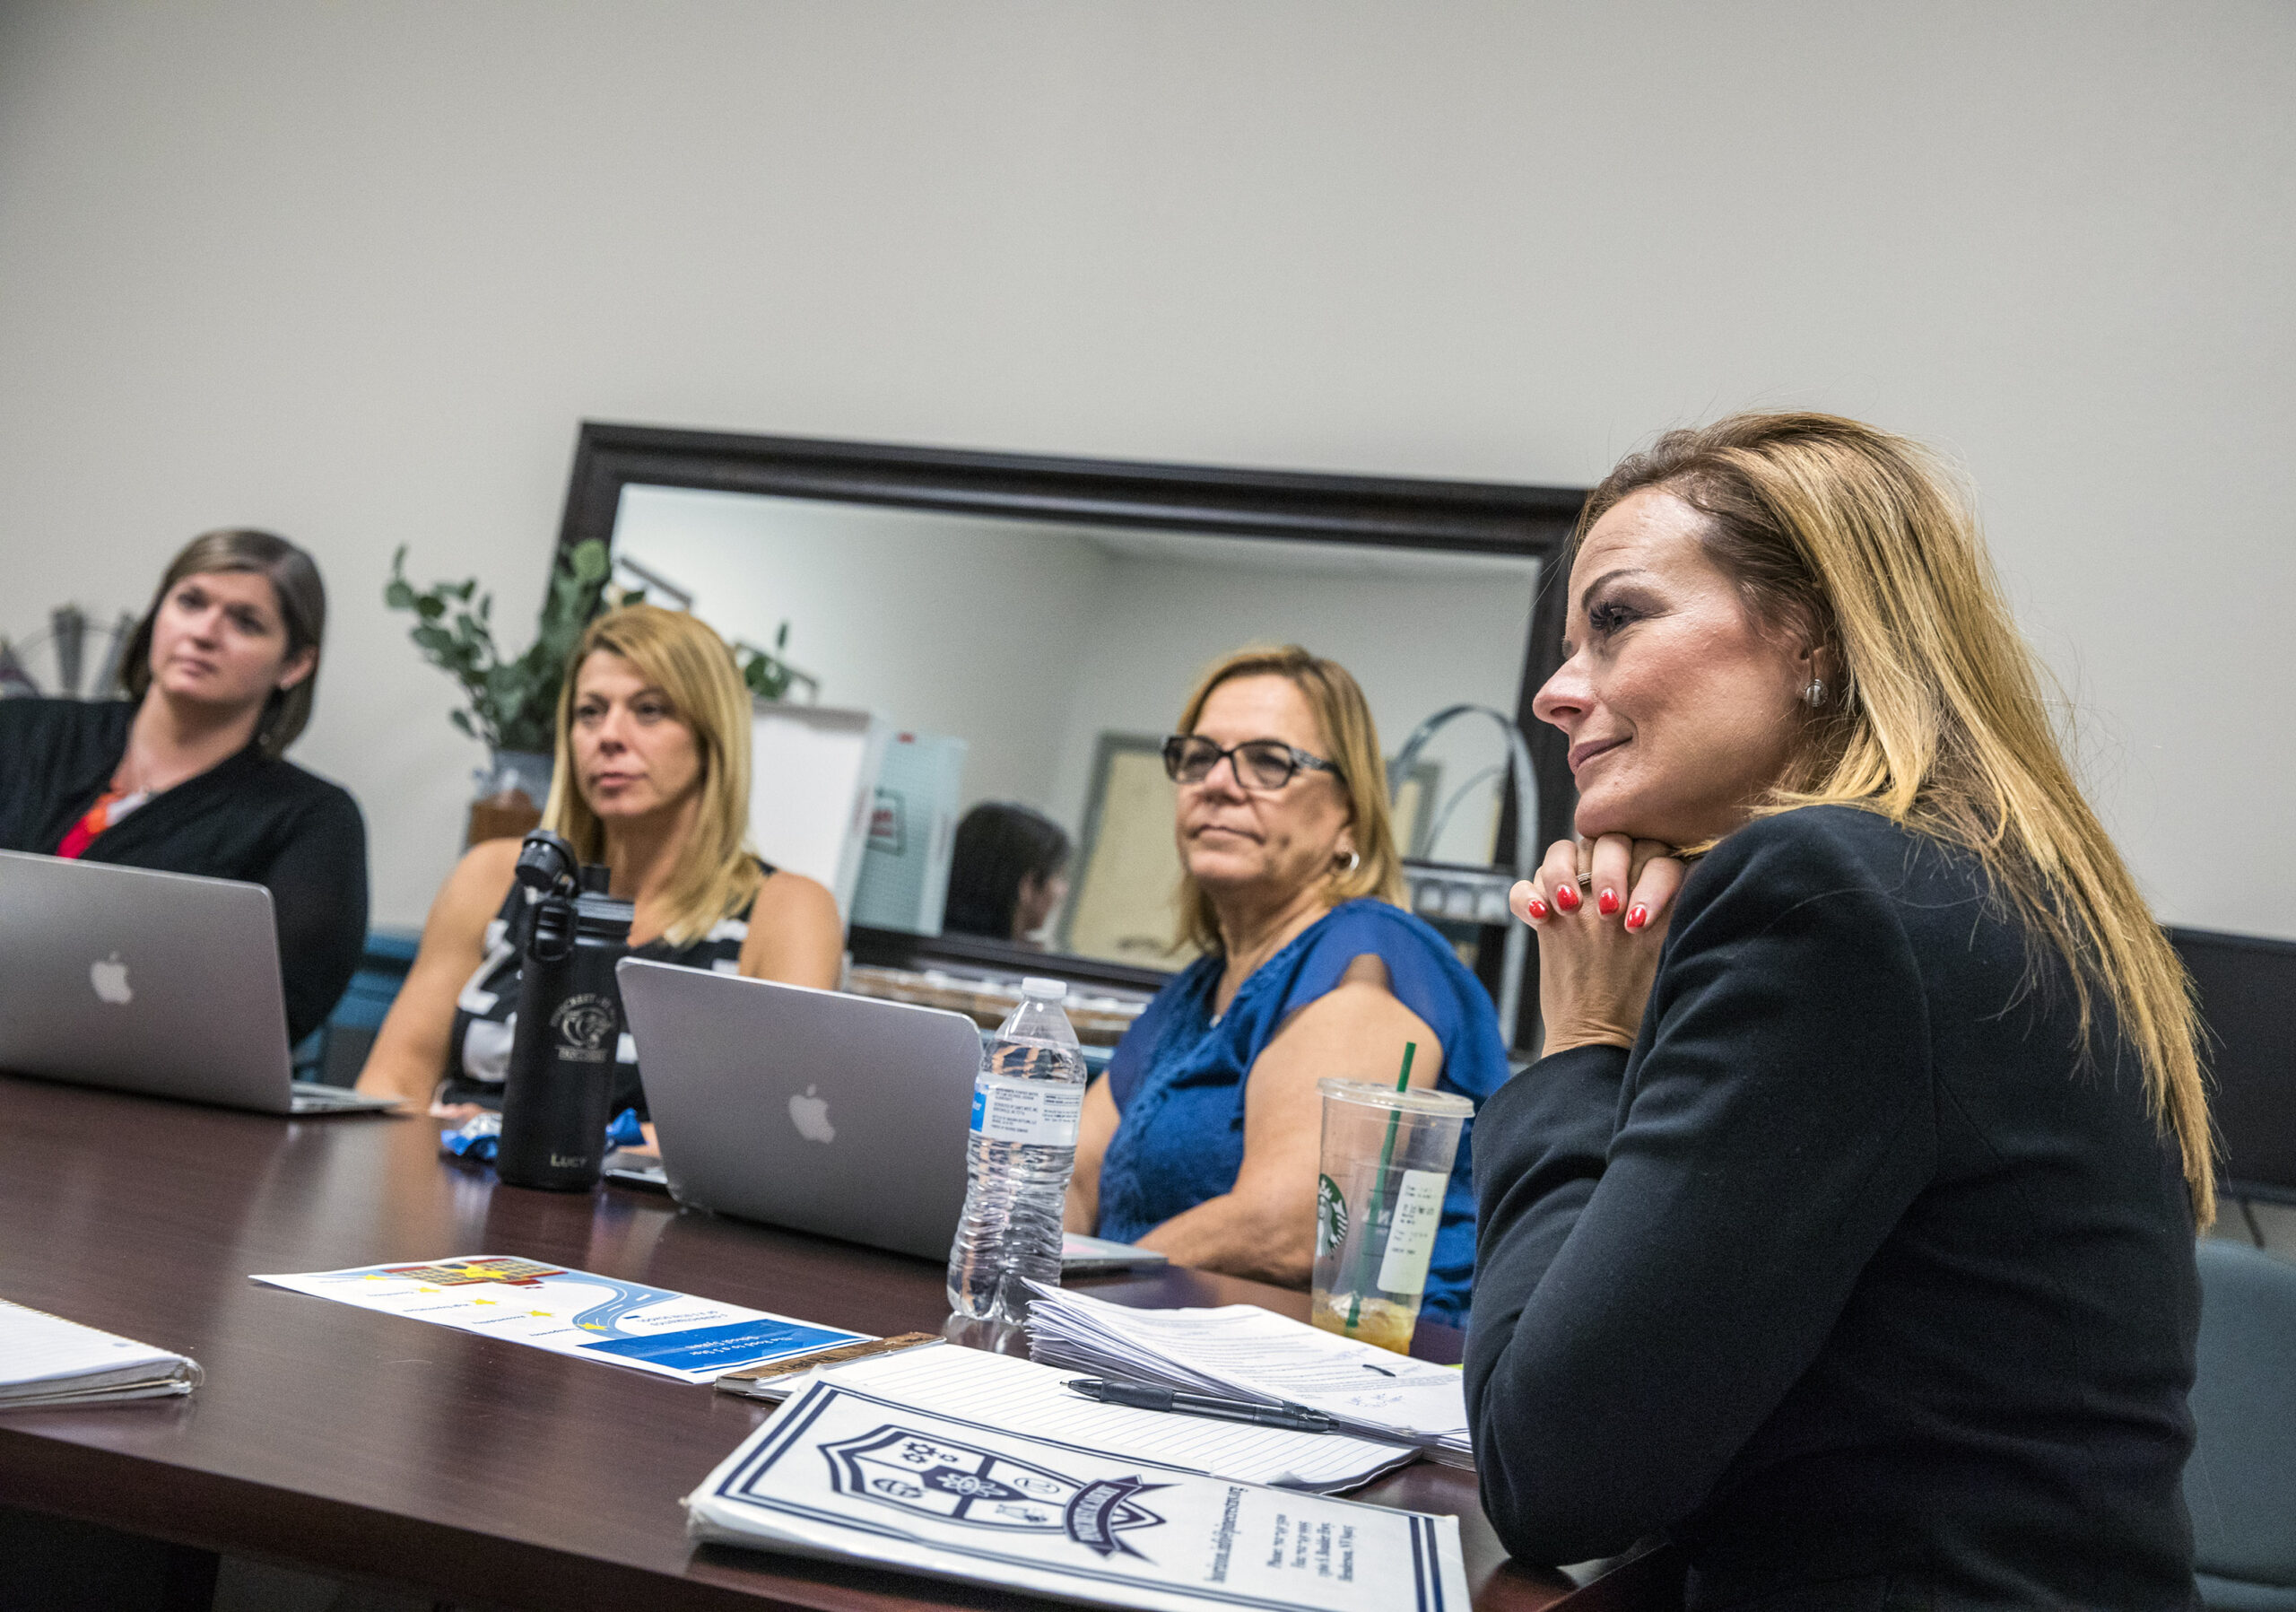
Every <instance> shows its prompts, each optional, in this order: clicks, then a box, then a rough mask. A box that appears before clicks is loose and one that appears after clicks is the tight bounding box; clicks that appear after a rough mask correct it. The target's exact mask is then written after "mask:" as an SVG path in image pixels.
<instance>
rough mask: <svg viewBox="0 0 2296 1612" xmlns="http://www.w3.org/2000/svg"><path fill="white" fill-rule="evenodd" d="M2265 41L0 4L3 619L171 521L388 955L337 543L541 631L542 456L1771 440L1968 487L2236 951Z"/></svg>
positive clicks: (2128, 842)
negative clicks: (213, 579)
mask: <svg viewBox="0 0 2296 1612" xmlns="http://www.w3.org/2000/svg"><path fill="white" fill-rule="evenodd" d="M2292 284H2296V10H2292V9H2290V8H2289V7H2288V6H2286V5H2285V4H2282V3H2281V0H2217V3H2210V0H2196V3H2195V4H2180V5H2167V4H2151V3H2144V0H2082V3H2080V4H2074V3H2072V0H2064V3H2052V4H2041V3H2038V0H2008V3H1999V0H1981V3H1980V0H1961V3H1959V4H1952V3H1946V0H1936V3H1933V4H1926V5H1923V6H1918V7H1892V8H1884V7H1844V6H1833V5H1826V4H1813V3H1796V4H1788V3H1787V0H1767V3H1756V0H1747V3H1745V4H1732V5H1727V6H1711V5H1705V4H1692V3H1691V0H1680V3H1675V4H1656V3H1643V4H1635V3H1631V0H1629V3H1622V4H1606V5H1600V6H1589V5H1578V4H1560V3H1556V4H1526V3H1518V0H1482V3H1474V0H1458V3H1457V4H1445V5H1439V6H1438V5H1428V4H1412V3H1410V0H1391V3H1387V4H1369V3H1357V4H1347V3H1345V0H1244V3H1240V4H1239V0H1169V3H1166V4H1154V5H1144V4H1114V3H1104V0H1103V3H1096V0H1036V3H1033V4H995V3H990V0H974V3H971V4H962V5H945V4H922V3H888V4H874V5H819V4H803V3H799V0H684V3H683V4H677V3H664V4H635V3H631V0H495V3H493V4H487V5H484V6H469V5H463V4H450V3H448V0H424V3H420V4H418V3H415V0H372V3H370V4H362V5H356V6H313V5H309V4H300V3H298V0H244V3H240V4H224V3H222V0H217V3H213V4H181V5H173V6H164V7H163V6H151V5H137V4H116V3H110V0H18V3H17V4H13V5H10V6H8V7H6V8H4V10H0V575H4V576H5V578H6V582H5V585H4V591H0V619H4V622H5V623H6V627H5V629H4V630H13V631H15V632H23V631H26V630H27V629H28V628H30V626H32V625H33V624H35V623H37V621H38V620H39V618H40V616H41V615H42V614H44V612H45V610H46V608H47V606H48V605H50V604H52V603H54V602H56V601H57V600H59V599H62V598H65V597H77V598H79V599H81V600H82V601H83V602H85V603H87V604H88V605H90V606H98V607H101V608H104V609H107V610H108V609H109V608H112V607H116V606H119V605H122V604H128V603H140V602H141V601H142V599H143V596H144V595H145V593H146V591H147V589H148V588H149V586H150V584H151V581H152V577H153V575H154V573H155V572H156V571H157V569H158V567H159V565H160V564H161V561H162V560H163V559H164V557H165V556H166V554H167V553H169V552H170V551H171V550H172V549H173V548H174V546H175V545H178V543H180V542H181V541H182V540H183V539H184V538H185V537H187V536H189V535H190V534H191V533H193V532H195V531H197V530H198V529H200V528H201V527H205V526H209V525H213V524H217V523H220V522H223V521H253V522H261V523H265V524H270V525H274V526H276V527H279V528H281V529H283V530H285V531H287V532H289V533H291V534H293V535H295V536H298V537H299V538H300V539H302V540H303V541H305V542H307V543H308V544H309V545H311V546H312V547H313V549H314V550H315V551H316V552H317V554H318V555H319V557H320V559H321V562H322V563H323V564H324V566H325V567H326V574H327V577H328V579H329V581H330V584H331V585H332V587H333V588H334V591H335V627H334V633H333V638H332V640H331V644H330V653H329V660H328V664H327V667H326V673H325V675H324V678H323V681H322V685H321V689H320V696H319V710H318V719H317V724H316V726H315V728H314V729H313V731H312V733H311V735H310V736H309V738H308V739H307V740H306V741H305V742H304V744H303V745H302V746H301V747H300V750H299V752H298V755H299V759H300V760H302V761H303V762H305V763H306V764H308V765H309V766H312V767H314V768H316V769H317V770H319V771H325V772H328V773H331V774H333V775H335V776H336V777H338V778H340V779H342V780H344V781H345V782H346V783H348V784H350V785H351V786H352V788H353V789H356V790H357V791H358V792H359V793H360V794H361V797H362V798H363V799H364V800H365V801H366V803H367V806H368V810H369V820H370V824H371V825H372V831H373V834H374V839H375V858H374V868H375V874H376V878H377V893H378V917H381V918H383V919H399V920H404V919H411V918H413V917H414V916H415V915H417V914H418V913H419V912H420V911H421V910H422V906H423V904H424V902H426V900H427V898H428V893H429V892H430V890H431V887H432V886H433V885H434V884H435V883H436V882H437V880H438V878H439V876H440V875H441V874H442V873H443V872H444V870H445V868H446V867H447V866H448V861H449V859H450V858H451V856H452V854H453V849H454V846H455V843H456V840H457V823H458V817H459V813H460V810H461V806H462V803H463V801H464V799H465V795H466V791H467V778H466V770H467V769H468V768H469V767H470V766H471V765H473V764H474V762H475V761H476V759H477V758H476V756H475V755H474V753H473V749H472V747H471V746H469V745H467V744H466V743H465V742H464V741H462V740H460V739H458V738H457V736H455V735H454V733H453V731H452V730H451V729H450V728H448V726H447V724H446V721H445V719H444V714H443V713H444V711H445V710H446V708H447V706H448V703H449V690H448V686H447V685H446V684H445V683H444V682H443V680H441V679H439V678H437V677H436V676H435V675H433V674H430V673H428V672H426V671H425V670H423V669H422V667H420V666H419V665H418V664H417V663H416V661H415V660H414V658H413V653H412V651H411V650H410V649H409V648H408V647H407V645H406V644H405V642H404V634H403V630H402V625H401V623H398V622H397V621H395V620H393V619H390V618H388V617H387V616H385V615H384V614H383V613H382V612H381V611H380V610H379V608H378V606H377V604H376V597H377V594H378V590H379V588H380V584H381V580H382V578H383V575H384V573H385V571H386V568H387V562H388V556H389V553H390V550H391V548H392V546H393V545H395V544H396V543H398V542H401V541H412V542H413V543H414V544H415V545H416V546H417V553H418V558H419V565H418V569H419V570H421V571H422V572H423V573H424V574H440V573H444V572H448V571H462V570H470V571H478V572H480V573H482V574H483V575H484V576H485V577H486V578H488V579H490V580H491V582H493V583H494V585H495V586H496V587H497V588H499V589H500V592H501V594H502V596H503V597H502V601H501V604H500V609H501V610H503V611H504V612H507V613H509V614H511V615H513V616H515V615H517V614H519V613H521V612H523V611H525V610H526V609H529V608H531V606H532V605H533V603H534V601H535V599H536V598H537V597H538V595H539V590H540V587H541V583H542V577H543V571H544V556H545V554H546V553H547V551H548V547H549V544H550V541H551V537H552V532H553V530H554V527H555V524H556V518H557V513H558V510H559V506H560V502H561V497H562V494H563V489H564V479H565V475H566V470H567V466H568V457H569V452H570V447H571V444H572V441H573V436H574V428H575V424H576V422H577V421H578V420H579V419H580V418H582V417H584V416H591V417H596V418H604V419H621V420H634V421H645V422H654V423H674V424H691V425H705V426H714V427H722V428H726V429H731V430H755V431H787V432H795V433H802V434H815V435H823V436H852V437H865V438H876V439H888V440H909V441H919V442H931V443H949V444H957V445H977V446H984V447H1001V448H1013V449H1033V450H1041V451H1047V452H1077V453H1092V454H1106V455H1115V456H1127V457H1143V458H1169V459H1196V460H1210V461H1220V462H1228V463H1237V464H1252V465H1273V466H1323V467H1334V468H1344V469H1360V470H1377V471H1389V472H1396V473H1402V474H1414V473H1416V474H1427V475H1467V476H1476V477H1490V478H1499V479H1524V480H1540V481H1552V482H1582V483H1583V482H1586V481H1589V480H1591V479H1592V478H1594V477H1596V475H1599V474H1600V473H1601V472H1602V470H1603V469H1604V468H1605V466H1606V465H1607V464H1608V463H1609V462H1610V460H1611V459H1612V457H1613V456H1615V455H1616V454H1617V453H1618V452H1619V451H1621V450H1622V449H1624V448H1626V447H1627V446H1629V445H1630V444H1631V443H1632V442H1634V441H1635V440H1638V439H1639V438H1640V437H1642V436H1644V435H1645V434H1646V433H1648V431H1651V430H1653V429H1655V428H1657V427H1659V426H1663V425H1665V424H1669V423H1676V422H1681V421H1687V420H1692V419H1698V418H1703V417H1707V416H1709V415H1711V414H1715V413H1716V412H1718V411H1719V410H1722V409H1725V408H1729V407H1734V406H1738V405H1747V404H1763V405H1775V404H1787V403H1791V404H1798V405H1820V406H1824V407H1830V408H1835V409H1839V410H1843V411H1846V412H1849V413H1853V414H1862V415H1865V416H1868V417H1871V418H1874V419H1875V420H1878V421H1881V422H1883V423H1887V424H1889V425H1892V426H1895V427H1899V428H1901V429H1904V430H1907V431H1914V432H1917V433H1919V434H1922V435H1925V436H1927V437H1929V438H1931V439H1933V440H1936V441H1938V442H1940V443H1942V444H1943V445H1944V446H1945V447H1946V448H1948V449H1951V450H1952V451H1953V452H1955V453H1957V454H1959V455H1961V457H1963V458H1964V459H1965V460H1966V462H1967V463H1968V465H1969V466H1970V470H1971V472H1972V474H1973V475H1974V478H1975V480H1976V483H1977V484H1978V485H1979V488H1980V489H1981V492H1982V494H1983V500H1984V507H1985V510H1986V513H1987V518H1988V521H1989V525H1990V527H1991V530H1992V533H1993V536H1994V540H1995V543H1996V549H1997V552H1998V553H1999V556H2000V559H2001V562H2002V566H2003V569H2004V571H2005V575H2006V578H2007V579H2008V583H2009V586H2010V588H2011V590H2012V593H2013V598H2014V601H2015V603H2016V606H2017V607H2018V610H2019V612H2020V614H2021V617H2022V620H2023V622H2024V623H2025V624H2026V626H2027V628H2028V630H2029V631H2030V632H2031V634H2032V635H2033V637H2034V639H2035V640H2036V641H2037V642H2038V643H2039V645H2040V647H2041V648H2042V649H2043V650H2044V652H2045V653H2046V654H2047V655H2048V658H2049V659H2050V661H2051V662H2052V664H2053V665H2055V666H2056V667H2057V669H2058V670H2059V671H2060V673H2061V674H2063V675H2064V676H2065V677H2066V681H2067V682H2068V684H2070V686H2071V688H2072V690H2073V692H2074V698H2075V701H2076V704H2077V706H2078V708H2079V714H2080V716H2081V718H2082V719H2083V724H2084V727H2085V730H2086V732H2087V735H2088V737H2087V739H2086V741H2085V746H2084V750H2085V754H2086V756H2087V758H2088V762H2089V766H2090V770H2091V773H2092V777H2093V778H2094V780H2095V781H2096V787H2097V792H2098V797H2099V798H2100V803H2101V805H2102V806H2103V808H2104V810H2105V813H2106V815H2107V817H2108V820H2109V822H2110V823H2111V824H2112V826H2113V828H2114V829H2115V831H2116V832H2118V834H2119V836H2120V837H2121V841H2122V843H2123V844H2124V845H2125V846H2126V848H2127V850H2128V851H2129V853H2130V855H2131V857H2132V858H2133V859H2134V861H2135V865H2136V867H2137V870H2138V872H2139V874H2140V875H2141V876H2143V877H2144V879H2145V880H2146V881H2147V884H2148V886H2149V888H2150V889H2151V890H2152V893H2153V894H2154V896H2155V897H2156V899H2157V901H2158V902H2159V904H2160V907H2161V911H2163V912H2164V913H2165V914H2166V915H2168V916H2169V917H2170V918H2173V919H2179V920H2183V921H2189V922H2197V923H2207V924H2213V925H2216V926H2219V927H2222V928H2236V929H2250V930H2257V931H2264V932H2268V933H2274V934H2282V935H2296V860H2292V858H2291V857H2290V855H2289V854H2288V848H2289V847H2290V846H2292V845H2296V761H2292V754H2296V746H2292V745H2291V744H2290V743H2289V733H2288V728H2289V721H2288V710H2289V701H2290V696H2291V693H2292V686H2291V685H2292V681H2296V680H2292V678H2291V676H2290V674H2289V672H2288V670H2287V669H2286V667H2287V661H2286V658H2285V656H2284V653H2283V649H2282V647H2281V640H2282V639H2283V637H2284V629H2283V625H2282V619H2281V618H2282V617H2283V614H2285V612H2286V610H2287V608H2288V604H2289V601H2290V600H2291V598H2292V597H2296V588H2292V583H2296V542H2292V537H2296V532H2292V529H2291V528H2292V526H2296V515H2292V510H2296V454H2292V453H2291V452H2290V451H2289V448H2288V444H2289V443H2290V442H2291V441H2292V440H2296V322H2292V313H2291V301H2290V298H2289V296H2288V290H2289V287H2290V286H2291V285H2292Z"/></svg>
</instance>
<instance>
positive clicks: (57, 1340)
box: [0, 1299, 200, 1410]
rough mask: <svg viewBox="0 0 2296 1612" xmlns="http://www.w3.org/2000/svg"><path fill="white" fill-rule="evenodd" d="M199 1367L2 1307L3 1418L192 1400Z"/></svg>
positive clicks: (42, 1314) (1, 1303)
mask: <svg viewBox="0 0 2296 1612" xmlns="http://www.w3.org/2000/svg"><path fill="white" fill-rule="evenodd" d="M199 1381H200V1371H199V1364H198V1362H196V1361H195V1360H192V1359H190V1358H188V1357H187V1356H185V1355H170V1353H168V1351H166V1350H165V1349H155V1348H152V1346H150V1345H148V1344H140V1343H136V1342H135V1341H134V1340H133V1339H130V1338H119V1337H116V1336H115V1335H113V1334H112V1333H109V1332H99V1331H97V1330H96V1329H94V1328H93V1327H83V1326H81V1325H80V1324H79V1323H78V1322H77V1321H67V1320H61V1319H59V1318H58V1317H56V1316H53V1315H50V1314H48V1312H47V1311H41V1310H27V1309H25V1308H24V1307H23V1306H22V1305H21V1304H11V1303H8V1302H7V1300H5V1299H0V1410H14V1409H21V1408H25V1407H34V1406H39V1407H47V1406H52V1405H107V1404H109V1403H111V1402H112V1401H114V1400H116V1399H157V1398H160V1397H161V1396H163V1395H167V1394H187V1393H189V1392H191V1390H193V1389H195V1388H196V1387H198V1386H199Z"/></svg>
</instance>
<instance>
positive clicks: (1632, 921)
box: [1626, 902, 1650, 929]
mask: <svg viewBox="0 0 2296 1612" xmlns="http://www.w3.org/2000/svg"><path fill="white" fill-rule="evenodd" d="M1649 921H1650V909H1649V908H1648V907H1646V906H1644V905H1643V904H1642V903H1641V902H1635V904H1634V907H1633V910H1632V911H1630V912H1628V913H1627V915H1626V927H1627V928H1630V929H1639V928H1641V927H1642V926H1643V925H1644V924H1647V923H1648V922H1649Z"/></svg>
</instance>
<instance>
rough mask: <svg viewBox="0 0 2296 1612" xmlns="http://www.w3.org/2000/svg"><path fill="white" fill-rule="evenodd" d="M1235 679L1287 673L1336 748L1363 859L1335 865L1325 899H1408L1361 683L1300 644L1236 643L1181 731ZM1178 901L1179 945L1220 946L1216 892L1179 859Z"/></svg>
mask: <svg viewBox="0 0 2296 1612" xmlns="http://www.w3.org/2000/svg"><path fill="white" fill-rule="evenodd" d="M1238 677H1283V678H1288V679H1290V680H1291V685H1292V686H1293V687H1294V688H1297V689H1298V690H1299V691H1300V693H1301V694H1302V695H1303V696H1304V697H1305V698H1306V700H1307V701H1308V704H1309V708H1310V709H1311V710H1314V712H1315V713H1316V725H1317V726H1318V728H1322V729H1323V735H1324V743H1325V744H1326V745H1329V746H1330V747H1331V749H1330V753H1329V754H1326V756H1325V757H1324V759H1325V760H1326V761H1327V762H1331V764H1332V765H1333V766H1335V767H1336V768H1337V769H1339V778H1338V780H1337V781H1338V783H1339V786H1340V789H1341V790H1342V791H1343V792H1344V793H1345V795H1346V796H1347V806H1348V815H1349V817H1350V819H1351V821H1352V825H1353V827H1354V830H1355V852H1356V855H1357V857H1358V858H1361V859H1360V860H1359V861H1358V862H1357V863H1356V865H1355V867H1354V869H1353V871H1352V872H1351V871H1350V870H1349V869H1347V868H1345V867H1335V868H1334V869H1333V870H1332V872H1331V874H1330V876H1329V880H1328V883H1327V884H1326V891H1325V894H1326V899H1327V900H1328V901H1329V902H1330V903H1331V905H1333V906H1335V907H1336V906H1337V905H1339V903H1340V902H1346V901H1353V900H1354V899H1355V898H1356V897H1358V896H1364V895H1370V896H1377V897H1378V899H1379V900H1381V901H1383V902H1389V903H1390V904H1392V905H1395V906H1398V907H1399V906H1401V905H1403V858H1402V854H1401V853H1400V852H1398V851H1397V850H1396V831H1395V823H1394V820H1393V819H1392V818H1391V817H1390V816H1389V815H1388V813H1387V762H1385V761H1383V760H1382V759H1381V757H1380V752H1379V728H1378V724H1377V723H1376V722H1374V721H1372V720H1371V705H1370V701H1367V700H1365V699H1364V698H1363V690H1362V688H1361V686H1360V685H1359V684H1357V683H1356V681H1355V679H1354V678H1353V677H1352V676H1351V675H1348V670H1347V668H1346V667H1344V666H1342V665H1340V664H1339V662H1337V661H1335V660H1325V659H1322V658H1318V657H1317V656H1314V655H1310V654H1309V653H1308V651H1307V650H1305V649H1301V648H1300V646H1299V645H1297V644H1284V645H1283V646H1281V647H1280V648H1254V649H1239V650H1237V651H1236V652H1235V653H1234V654H1232V655H1230V656H1228V657H1226V658H1224V659H1222V660H1219V661H1217V662H1215V663H1213V666H1212V667H1211V668H1210V669H1209V670H1207V671H1206V672H1205V674H1204V675H1203V676H1202V677H1199V678H1198V679H1196V688H1195V691H1194V692H1193V693H1190V694H1189V695H1188V697H1187V705H1185V706H1184V707H1182V708H1181V710H1180V725H1179V727H1178V729H1177V731H1178V732H1180V733H1194V732H1195V731H1196V721H1197V719H1200V718H1201V717H1202V716H1203V715H1204V702H1205V701H1207V700H1209V699H1210V698H1211V697H1212V691H1213V689H1215V688H1218V687H1219V686H1220V685H1221V684H1223V683H1227V682H1231V681H1232V680H1233V679H1235V678H1238ZM1178 907H1179V914H1180V942H1181V944H1182V945H1193V946H1195V947H1196V949H1197V950H1199V951H1204V952H1218V951H1220V950H1222V949H1223V948H1222V943H1221V939H1220V921H1219V915H1218V914H1217V913H1216V912H1214V911H1213V907H1212V898H1211V896H1210V895H1208V894H1206V893H1205V889H1204V886H1203V885H1201V884H1197V883H1196V876H1195V875H1194V874H1192V873H1190V872H1188V870H1187V861H1186V860H1185V859H1183V860H1182V861H1181V863H1180V885H1179V893H1178Z"/></svg>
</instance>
